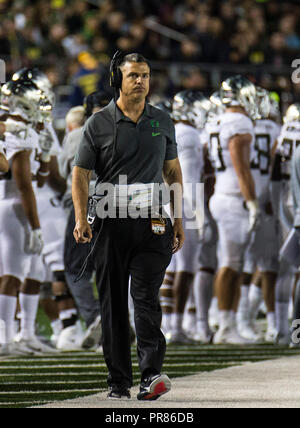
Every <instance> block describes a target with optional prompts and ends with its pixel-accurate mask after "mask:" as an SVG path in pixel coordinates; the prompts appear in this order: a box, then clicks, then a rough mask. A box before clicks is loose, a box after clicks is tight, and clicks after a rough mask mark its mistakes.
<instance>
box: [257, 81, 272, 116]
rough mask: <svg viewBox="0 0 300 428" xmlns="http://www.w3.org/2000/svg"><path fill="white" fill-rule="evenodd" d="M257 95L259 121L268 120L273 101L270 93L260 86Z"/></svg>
mask: <svg viewBox="0 0 300 428" xmlns="http://www.w3.org/2000/svg"><path fill="white" fill-rule="evenodd" d="M256 93H257V104H258V113H259V116H260V117H259V119H267V118H268V117H269V115H270V112H271V99H270V95H269V92H268V91H267V90H266V89H264V88H261V87H260V86H257V87H256Z"/></svg>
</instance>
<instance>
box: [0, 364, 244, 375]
mask: <svg viewBox="0 0 300 428" xmlns="http://www.w3.org/2000/svg"><path fill="white" fill-rule="evenodd" d="M241 362H243V361H241ZM199 364H200V363H199V362H197V363H167V362H165V363H164V366H168V367H189V366H199ZM201 364H203V365H205V364H207V365H216V364H217V365H220V364H237V365H238V364H239V361H225V362H223V363H216V362H213V361H212V362H204V363H201ZM132 366H133V367H138V364H132ZM55 367H57V368H68V367H70V368H80V367H82V366H73V365H72V366H43V368H49V369H50V368H51V369H53V368H55ZM87 367H90V366H87ZM96 367H99V368H101V367H105V368H106V365H105V364H101V365H99V366H96ZM37 368H42V367H39V366H38V367H36V366H35V367H34V366H31V367H30V368H24V370H34V369H37ZM9 369H20V366H10V367H9ZM0 373H1V370H0ZM6 374H9V373H6ZM64 374H65V375H69V373H64ZM79 374H81V375H84V374H87V373H84V372H83V373H78V375H79ZM12 375H13V376H15V375H14V374H11V375H10V376H12ZM57 375H58V374H57V373H52V376H57ZM1 376H2V373H1ZM37 376H44V373H42V372H41V373H39V374H37Z"/></svg>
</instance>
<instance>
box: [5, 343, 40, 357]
mask: <svg viewBox="0 0 300 428" xmlns="http://www.w3.org/2000/svg"><path fill="white" fill-rule="evenodd" d="M7 346H8V351H9V355H11V356H20V355H23V356H24V355H26V356H33V355H40V354H39V353H38V352H37V351H34V350H33V349H31V348H29V347H28V346H26V344H25V343H21V342H13V343H9V344H8V345H7Z"/></svg>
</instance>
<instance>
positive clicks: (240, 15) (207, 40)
mask: <svg viewBox="0 0 300 428" xmlns="http://www.w3.org/2000/svg"><path fill="white" fill-rule="evenodd" d="M299 19H300V4H299V2H298V1H284V2H283V1H279V0H221V1H219V0H164V1H161V0H151V1H150V0H89V1H86V0H72V1H71V0H47V1H45V0H43V1H42V0H33V1H28V0H15V1H13V2H11V1H9V0H0V57H1V59H4V60H5V61H6V69H7V78H8V79H9V78H10V77H11V74H12V73H13V71H14V70H16V69H19V68H21V67H23V66H27V67H28V66H38V67H39V68H42V69H43V71H44V72H46V74H47V75H48V77H49V79H50V81H51V83H52V84H53V85H54V89H56V92H57V101H58V105H57V109H59V108H61V106H62V105H64V106H65V109H63V111H62V112H61V114H60V112H57V115H58V116H59V115H61V117H63V116H64V114H65V112H66V110H67V109H68V108H70V107H72V106H75V105H80V104H82V101H83V98H84V96H85V95H87V94H89V93H91V92H93V91H94V90H96V89H103V88H104V89H108V82H107V73H106V69H107V67H108V65H109V61H110V58H111V56H112V55H113V53H114V52H115V51H116V50H117V49H120V50H121V51H124V52H129V51H131V52H132V51H137V52H139V53H141V54H143V55H144V56H145V57H147V58H149V60H150V61H151V62H152V63H153V79H152V89H151V90H152V94H158V95H161V96H167V97H168V96H169V97H172V96H173V95H174V94H175V93H176V92H178V91H179V90H182V89H194V88H195V89H200V90H202V91H204V92H207V93H211V92H212V90H214V89H215V88H216V87H217V86H218V85H219V83H220V81H222V80H223V79H224V78H226V77H227V76H228V75H230V74H232V73H234V72H238V73H243V74H247V75H248V76H249V75H250V77H251V78H252V80H254V81H255V83H258V84H260V85H261V86H263V87H265V88H266V89H269V90H275V91H277V92H278V93H280V94H281V93H282V92H284V96H283V102H285V103H286V105H288V104H289V103H290V102H293V101H299V100H300V85H299V84H293V83H292V81H291V72H292V69H291V63H292V61H293V59H295V58H297V56H299V54H300V33H299ZM178 63H180V65H178ZM182 63H184V67H182ZM62 88H63V89H62ZM64 103H65V104H64Z"/></svg>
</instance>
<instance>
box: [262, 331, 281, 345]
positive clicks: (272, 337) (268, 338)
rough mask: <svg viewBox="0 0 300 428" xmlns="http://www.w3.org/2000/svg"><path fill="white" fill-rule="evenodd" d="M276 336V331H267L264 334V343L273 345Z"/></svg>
mask: <svg viewBox="0 0 300 428" xmlns="http://www.w3.org/2000/svg"><path fill="white" fill-rule="evenodd" d="M277 336H278V332H277V330H276V329H268V330H267V331H266V334H265V341H266V342H267V343H275V342H276V339H277Z"/></svg>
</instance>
